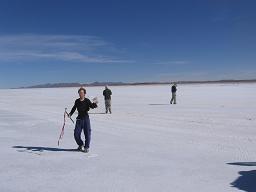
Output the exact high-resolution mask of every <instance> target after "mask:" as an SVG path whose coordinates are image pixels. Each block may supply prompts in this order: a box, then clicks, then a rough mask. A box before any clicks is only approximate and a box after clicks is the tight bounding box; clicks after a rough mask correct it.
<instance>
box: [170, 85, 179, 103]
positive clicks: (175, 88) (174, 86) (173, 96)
mask: <svg viewBox="0 0 256 192" xmlns="http://www.w3.org/2000/svg"><path fill="white" fill-rule="evenodd" d="M176 92H177V84H174V85H173V86H172V99H171V101H170V104H172V103H173V104H176Z"/></svg>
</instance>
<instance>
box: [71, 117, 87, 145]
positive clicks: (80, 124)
mask: <svg viewBox="0 0 256 192" xmlns="http://www.w3.org/2000/svg"><path fill="white" fill-rule="evenodd" d="M82 131H84V137H85V142H83V140H82V139H81V133H82ZM74 137H75V140H76V143H77V145H79V146H82V145H84V147H85V148H89V147H90V141H91V124H90V119H89V117H85V118H84V119H77V120H76V127H75V130H74Z"/></svg>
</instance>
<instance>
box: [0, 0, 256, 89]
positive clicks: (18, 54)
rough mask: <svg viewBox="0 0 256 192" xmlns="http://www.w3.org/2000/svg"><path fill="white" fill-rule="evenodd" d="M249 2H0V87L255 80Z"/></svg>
mask: <svg viewBox="0 0 256 192" xmlns="http://www.w3.org/2000/svg"><path fill="white" fill-rule="evenodd" d="M255 10H256V2H255V1H253V0H193V1H192V0H166V1H162V0H155V1H151V0H115V1H113V0H101V1H99V0H74V1H71V0H22V1H21V0H1V1H0V68H1V70H0V87H1V88H6V87H19V86H27V85H34V84H42V83H53V82H93V81H123V82H136V81H174V80H218V79H250V78H256V63H255V61H256V11H255Z"/></svg>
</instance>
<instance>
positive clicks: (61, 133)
mask: <svg viewBox="0 0 256 192" xmlns="http://www.w3.org/2000/svg"><path fill="white" fill-rule="evenodd" d="M65 124H66V109H65V112H64V122H63V126H62V129H61V132H60V136H59V140H58V146H59V145H60V140H61V139H62V137H63V135H64V128H65Z"/></svg>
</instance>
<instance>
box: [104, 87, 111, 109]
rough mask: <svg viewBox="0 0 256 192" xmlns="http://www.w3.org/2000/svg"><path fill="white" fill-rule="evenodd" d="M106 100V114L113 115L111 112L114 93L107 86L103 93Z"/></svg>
mask: <svg viewBox="0 0 256 192" xmlns="http://www.w3.org/2000/svg"><path fill="white" fill-rule="evenodd" d="M103 95H104V99H105V108H106V113H108V112H109V113H112V110H111V95H112V91H111V90H110V89H109V88H108V86H107V85H106V86H105V90H104V91H103Z"/></svg>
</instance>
